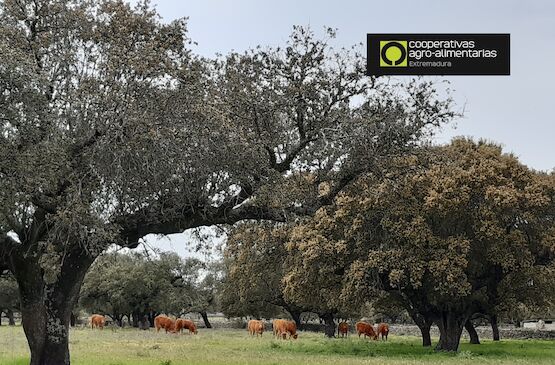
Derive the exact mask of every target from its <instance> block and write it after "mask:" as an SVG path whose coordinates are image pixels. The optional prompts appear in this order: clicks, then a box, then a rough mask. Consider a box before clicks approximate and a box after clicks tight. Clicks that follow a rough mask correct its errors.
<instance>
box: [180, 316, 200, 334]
mask: <svg viewBox="0 0 555 365" xmlns="http://www.w3.org/2000/svg"><path fill="white" fill-rule="evenodd" d="M184 329H186V330H189V334H191V333H193V334H195V335H196V334H197V326H195V322H193V321H191V320H189V319H183V318H178V319H177V321H175V331H176V332H183V330H184Z"/></svg>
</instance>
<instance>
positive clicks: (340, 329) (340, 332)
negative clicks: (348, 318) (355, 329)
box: [337, 322, 349, 337]
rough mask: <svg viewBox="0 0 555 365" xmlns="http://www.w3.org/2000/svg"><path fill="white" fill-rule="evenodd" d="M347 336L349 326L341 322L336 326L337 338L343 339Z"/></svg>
mask: <svg viewBox="0 0 555 365" xmlns="http://www.w3.org/2000/svg"><path fill="white" fill-rule="evenodd" d="M348 334H349V324H348V323H347V322H341V323H339V324H338V325H337V336H338V337H339V336H341V337H345V336H347V335H348Z"/></svg>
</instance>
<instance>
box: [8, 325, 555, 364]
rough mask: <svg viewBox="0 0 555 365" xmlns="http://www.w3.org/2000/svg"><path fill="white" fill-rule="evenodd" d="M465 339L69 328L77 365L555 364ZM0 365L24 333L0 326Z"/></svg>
mask: <svg viewBox="0 0 555 365" xmlns="http://www.w3.org/2000/svg"><path fill="white" fill-rule="evenodd" d="M466 342H467V341H466V340H464V339H463V340H462V345H461V350H460V352H458V353H456V354H449V353H435V352H434V351H433V350H432V349H425V348H423V347H422V346H420V338H418V337H410V336H395V334H394V333H393V334H392V335H391V336H390V340H389V341H388V342H380V341H377V342H374V341H368V340H362V339H359V338H358V337H356V336H355V335H351V336H350V337H349V338H348V339H326V338H324V336H323V335H322V334H319V333H311V332H300V334H299V339H298V340H296V341H289V340H287V341H283V340H276V339H274V338H272V334H271V332H265V333H264V335H263V336H262V338H251V337H250V336H249V335H248V333H247V331H246V330H238V329H212V330H206V329H200V330H199V333H198V335H196V336H191V335H188V334H187V335H170V334H165V333H162V332H160V333H156V332H155V331H153V330H150V331H139V330H136V329H117V330H112V329H105V330H103V331H100V330H95V331H93V330H91V329H89V328H86V329H72V330H71V334H70V350H71V354H72V364H77V365H135V364H145V365H146V364H148V365H180V364H288V365H292V364H334V365H337V364H392V365H409V364H410V365H416V364H425V363H426V364H427V363H432V364H472V365H476V364H477V363H479V364H546V365H547V364H555V342H553V341H547V340H503V341H501V342H499V343H494V342H492V341H489V340H483V343H482V344H481V345H470V344H468V343H466ZM0 364H2V365H24V364H25V365H26V364H28V349H27V342H26V341H25V336H24V334H23V329H22V328H21V327H19V326H17V327H8V326H2V327H0Z"/></svg>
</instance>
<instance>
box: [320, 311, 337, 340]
mask: <svg viewBox="0 0 555 365" xmlns="http://www.w3.org/2000/svg"><path fill="white" fill-rule="evenodd" d="M322 319H323V320H324V324H325V326H324V333H325V335H326V337H330V338H333V337H335V321H334V320H333V314H331V313H326V314H324V315H322Z"/></svg>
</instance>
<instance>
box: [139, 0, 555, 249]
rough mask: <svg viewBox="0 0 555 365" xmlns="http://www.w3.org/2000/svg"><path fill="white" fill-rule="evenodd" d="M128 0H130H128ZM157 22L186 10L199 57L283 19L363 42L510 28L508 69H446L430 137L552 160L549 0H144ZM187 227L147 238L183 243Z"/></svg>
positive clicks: (554, 22)
mask: <svg viewBox="0 0 555 365" xmlns="http://www.w3.org/2000/svg"><path fill="white" fill-rule="evenodd" d="M133 2H134V1H133ZM152 3H153V4H154V5H155V6H156V7H157V9H158V11H159V12H160V14H161V15H162V17H163V19H164V20H165V21H171V20H173V19H175V18H180V17H189V21H188V24H189V25H188V27H189V35H190V37H191V38H192V39H193V40H194V41H195V42H197V43H198V46H195V47H193V50H194V51H195V52H196V53H198V54H201V55H203V56H208V57H212V56H214V55H215V54H216V53H223V54H225V53H226V52H228V51H230V50H236V51H242V50H245V49H248V48H251V47H255V46H256V45H259V44H260V45H270V46H277V45H282V44H284V43H285V41H286V39H287V37H288V35H289V34H290V32H291V29H292V26H293V25H310V26H311V27H312V29H314V30H315V31H317V32H318V31H320V30H322V29H323V27H324V26H330V27H333V28H338V37H337V39H336V41H335V43H334V45H336V46H338V47H341V46H350V45H352V44H355V43H359V42H365V40H366V33H511V76H455V77H451V78H448V79H449V80H450V81H451V87H452V88H453V89H455V90H456V93H455V101H456V102H457V104H458V105H459V106H461V107H462V106H463V105H465V110H466V112H465V118H464V119H462V120H460V121H459V122H458V123H457V126H456V129H454V128H453V127H447V128H446V129H445V130H444V131H442V132H441V133H440V134H439V135H438V137H437V139H436V140H437V141H438V142H447V141H449V140H450V139H451V138H452V137H453V136H460V135H464V136H472V137H475V138H485V139H488V140H492V141H495V142H498V143H501V144H502V145H503V146H504V148H505V150H506V151H507V152H513V153H514V154H515V155H517V156H518V157H519V158H520V159H521V161H522V162H523V163H525V164H527V165H528V166H530V167H532V168H535V169H538V170H552V169H553V168H555V144H554V142H555V141H554V139H555V138H554V137H555V118H554V117H553V113H554V111H553V110H552V109H551V106H552V105H551V104H552V103H553V104H555V101H553V95H554V93H553V85H555V65H554V64H555V1H552V0H542V1H517V0H510V1H503V0H495V1H485V0H480V1H476V0H465V1H447V0H443V1H440V0H435V1H433V0H418V1H411V0H397V1H354V0H352V1H345V0H343V1H316V0H309V1H306V0H305V1H300V0H283V1H255V0H233V1H230V0H227V1H226V0H197V1H189V0H154V1H152ZM189 240H190V239H189V238H188V235H186V234H183V235H174V236H172V238H171V242H169V243H168V242H167V239H163V240H151V239H149V240H148V241H149V242H153V244H154V245H156V246H161V247H162V248H170V249H173V250H176V251H178V252H180V253H181V254H184V255H187V253H186V252H185V248H184V247H185V245H184V243H185V242H186V241H189Z"/></svg>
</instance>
